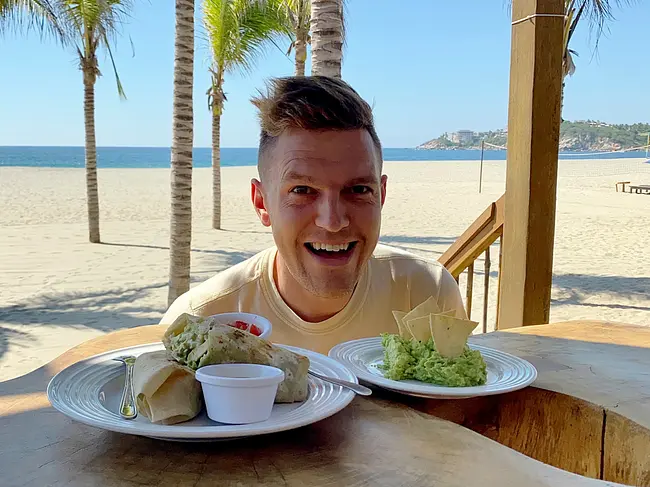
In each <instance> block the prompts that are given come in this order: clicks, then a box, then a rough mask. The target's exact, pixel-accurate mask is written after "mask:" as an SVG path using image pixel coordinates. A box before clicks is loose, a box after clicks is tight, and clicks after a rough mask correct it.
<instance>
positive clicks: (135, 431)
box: [46, 341, 358, 440]
mask: <svg viewBox="0 0 650 487" xmlns="http://www.w3.org/2000/svg"><path fill="white" fill-rule="evenodd" d="M274 345H276V346H278V347H282V348H285V349H288V350H291V351H293V352H296V353H300V354H303V355H307V356H308V355H317V356H320V358H322V359H324V360H325V361H327V362H330V365H333V366H334V367H335V368H338V369H339V370H340V371H341V372H345V373H346V374H347V377H346V380H350V381H353V382H355V383H358V379H357V376H356V375H355V374H354V373H352V371H350V369H349V368H348V367H346V366H345V365H343V364H342V363H340V362H339V361H337V360H334V359H333V358H331V357H328V356H327V355H325V354H322V353H318V352H315V351H313V350H308V349H304V348H300V347H294V346H290V345H283V344H277V343H274ZM153 347H163V348H164V345H163V343H162V341H160V342H149V343H143V344H140V345H133V346H130V347H123V348H118V349H113V350H107V351H105V352H102V353H98V354H95V355H92V356H89V357H86V358H84V359H81V360H78V361H76V362H74V363H72V364H70V365H68V366H67V367H65V368H64V369H62V370H60V371H59V372H57V373H56V374H55V375H54V376H53V377H52V378H51V379H50V380H49V382H48V385H47V388H46V394H47V399H48V401H49V403H50V405H51V406H52V407H53V408H54V409H55V410H57V411H58V412H59V413H61V414H63V415H65V416H67V417H69V418H71V419H73V420H75V421H78V422H80V423H83V424H86V425H88V426H93V427H96V428H100V429H103V430H106V431H112V432H116V433H124V434H131V435H136V436H144V437H149V438H156V439H161V440H166V439H182V440H197V439H199V440H200V439H215V440H217V439H228V438H230V439H237V438H247V437H252V436H259V435H264V434H270V433H280V432H283V431H289V430H293V429H297V428H301V427H303V426H307V425H310V424H314V423H317V422H319V421H322V420H324V419H327V418H329V417H331V416H333V415H335V414H337V413H339V412H340V411H342V410H343V409H345V408H346V407H347V406H348V405H349V404H350V403H351V402H352V401H353V400H354V398H355V395H356V394H355V393H354V392H353V391H350V390H346V389H344V388H341V390H340V395H339V396H338V398H337V399H339V400H340V404H339V405H337V406H335V407H331V408H330V409H325V410H324V411H323V412H321V413H320V414H317V415H315V416H309V417H305V418H303V419H299V420H294V421H291V422H288V423H286V424H282V425H277V424H276V425H274V426H266V427H264V426H260V427H258V428H256V429H254V430H252V431H251V430H247V431H236V430H233V429H232V428H229V429H228V430H227V431H225V432H224V431H221V432H219V431H218V429H219V428H223V426H218V425H216V424H215V425H214V426H202V427H197V431H194V432H191V433H188V432H186V431H183V432H181V431H178V432H174V430H173V428H174V426H175V425H156V424H153V423H150V426H151V427H154V428H156V429H158V427H159V428H160V429H161V431H156V430H153V431H143V430H141V429H139V428H138V427H137V423H134V422H131V421H130V420H122V421H124V422H125V423H124V425H121V424H114V425H113V424H106V422H105V421H102V420H96V419H93V418H88V417H86V416H84V415H81V414H79V413H78V412H77V411H75V410H74V409H73V408H70V407H67V408H65V410H62V409H61V408H60V407H61V404H60V403H59V401H57V400H54V401H53V397H52V391H53V389H54V388H55V387H56V384H57V381H59V382H60V381H61V378H62V377H65V375H66V373H70V372H71V371H72V370H73V369H74V368H84V367H88V366H92V365H93V364H90V363H89V362H92V361H97V360H101V359H102V358H104V357H106V356H110V355H116V354H117V355H123V354H124V352H126V351H129V350H134V349H141V348H153ZM110 360H111V359H110V358H107V359H106V360H104V362H109V361H110ZM315 380H320V379H315ZM332 386H333V387H336V386H335V385H334V384H332ZM57 406H59V407H57ZM120 419H121V418H120ZM180 424H182V423H180ZM255 424H258V425H263V424H264V422H261V423H251V425H255ZM228 426H229V427H235V428H236V426H237V425H228ZM241 426H250V425H241ZM203 428H209V429H207V430H206V429H203Z"/></svg>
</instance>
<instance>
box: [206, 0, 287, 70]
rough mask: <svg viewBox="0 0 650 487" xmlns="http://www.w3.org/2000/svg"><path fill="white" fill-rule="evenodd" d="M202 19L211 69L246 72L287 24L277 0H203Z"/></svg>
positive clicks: (281, 34) (285, 33)
mask: <svg viewBox="0 0 650 487" xmlns="http://www.w3.org/2000/svg"><path fill="white" fill-rule="evenodd" d="M203 21H204V27H205V30H206V31H207V34H208V40H209V44H210V51H211V54H212V64H213V70H214V71H215V72H220V73H222V75H223V73H225V72H231V71H236V70H240V71H242V72H250V71H251V70H252V69H253V67H254V65H255V62H256V60H257V58H258V57H259V56H260V55H261V54H262V53H263V52H264V50H265V48H266V47H267V46H268V45H272V44H273V41H274V40H276V39H277V38H278V37H281V36H286V35H288V33H289V32H290V26H289V25H288V24H287V22H286V17H285V16H284V13H283V12H282V10H281V8H280V2H279V1H278V0H264V1H262V0H204V2H203Z"/></svg>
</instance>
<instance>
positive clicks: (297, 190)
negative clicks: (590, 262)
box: [291, 186, 314, 194]
mask: <svg viewBox="0 0 650 487" xmlns="http://www.w3.org/2000/svg"><path fill="white" fill-rule="evenodd" d="M291 192H292V193H294V194H311V193H313V192H314V190H313V189H311V188H310V187H309V186H296V187H294V188H292V189H291Z"/></svg>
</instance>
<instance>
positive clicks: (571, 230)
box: [0, 159, 650, 380]
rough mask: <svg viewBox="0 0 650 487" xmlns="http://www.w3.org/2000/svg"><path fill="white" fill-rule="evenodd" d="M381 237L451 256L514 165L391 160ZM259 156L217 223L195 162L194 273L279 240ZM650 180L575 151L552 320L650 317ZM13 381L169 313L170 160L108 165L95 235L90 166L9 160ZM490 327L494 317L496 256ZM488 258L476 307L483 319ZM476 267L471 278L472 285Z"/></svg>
mask: <svg viewBox="0 0 650 487" xmlns="http://www.w3.org/2000/svg"><path fill="white" fill-rule="evenodd" d="M385 172H386V173H387V174H388V176H389V185H388V199H387V202H386V205H385V207H384V216H383V226H382V238H381V241H382V242H384V243H386V244H389V245H393V246H397V247H401V248H404V249H407V250H410V251H413V252H415V253H418V254H420V255H424V256H427V257H430V258H432V259H437V258H438V257H439V256H440V255H441V254H442V252H444V250H445V249H446V248H447V247H448V246H449V245H450V244H451V243H452V242H453V241H454V240H455V239H456V237H457V236H458V235H460V234H461V233H462V231H463V230H464V229H465V228H467V226H468V225H469V224H470V223H471V222H472V221H473V220H474V219H475V218H476V217H477V216H478V215H479V214H480V212H481V211H483V210H484V209H485V208H486V207H487V206H488V205H489V204H490V203H491V202H492V201H494V200H496V199H497V198H498V197H499V196H500V195H501V194H502V193H503V191H504V188H505V163H504V162H488V163H486V164H485V167H484V171H483V191H482V193H481V194H479V193H478V177H479V165H478V162H475V161H473V162H408V163H402V162H389V163H386V165H385ZM255 175H256V170H255V168H253V167H237V168H224V169H223V191H224V198H223V200H224V209H223V214H224V221H223V227H224V230H222V231H215V230H212V229H211V228H210V222H211V217H210V211H211V202H210V198H211V194H210V191H211V189H210V188H211V183H210V179H211V174H210V169H197V170H195V172H194V193H193V206H194V215H193V218H194V230H193V244H192V248H193V252H192V282H193V284H196V283H198V282H200V281H202V280H205V279H206V278H208V277H210V276H212V275H213V274H214V273H216V272H218V271H220V270H222V269H224V268H226V267H227V266H230V265H232V264H234V263H236V262H239V261H241V260H243V259H245V258H247V257H248V256H250V255H252V254H253V253H255V252H257V251H259V250H262V249H263V248H265V247H267V246H268V245H270V244H272V237H271V234H270V232H269V231H268V230H267V229H265V228H264V227H262V226H261V224H260V223H259V222H258V220H257V217H256V215H255V213H254V211H253V209H252V207H251V205H250V202H249V182H250V178H251V177H254V176H255ZM616 181H632V182H636V183H645V184H649V183H650V164H645V163H643V161H642V160H638V159H634V160H632V159H626V160H620V159H619V160H588V161H583V160H581V161H561V162H560V176H559V183H558V213H557V229H556V247H555V260H554V286H553V295H552V297H553V302H552V308H551V321H552V322H553V321H562V320H569V319H600V320H614V321H620V322H627V323H636V324H640V325H650V241H649V240H648V236H649V235H650V231H649V224H650V196H644V195H636V194H629V193H625V194H624V193H620V192H619V193H617V192H616V191H615V189H614V183H615V182H616ZM0 185H1V186H0V187H1V188H2V189H1V191H0V248H1V249H2V251H1V252H0V380H7V379H10V378H13V377H17V376H20V375H22V374H25V373H27V372H30V371H32V370H34V369H36V368H37V367H39V366H41V365H43V364H45V363H47V362H48V361H50V360H52V359H53V358H55V357H56V356H58V355H59V354H61V353H62V352H64V351H65V350H67V349H68V348H70V347H73V346H75V345H77V344H79V343H81V342H83V341H85V340H88V339H90V338H92V337H95V336H97V335H100V334H103V333H107V332H110V331H112V330H117V329H121V328H127V327H133V326H138V325H144V324H151V323H156V322H157V321H158V319H159V318H160V316H161V315H162V313H163V312H164V310H165V305H166V297H167V275H168V265H169V250H168V243H169V170H164V169H100V171H99V185H100V192H101V193H100V206H101V231H102V240H103V242H104V244H101V245H97V244H90V243H87V225H86V203H85V179H84V171H83V170H82V169H46V168H38V169H36V168H13V167H11V168H7V167H5V168H0ZM498 253H499V252H498V246H497V245H495V246H493V248H492V254H491V255H492V260H493V262H494V263H495V264H494V265H493V267H492V275H493V277H492V278H491V280H490V286H491V287H490V299H489V301H488V302H489V304H490V306H489V313H488V320H487V329H488V330H491V329H492V328H493V327H494V317H495V305H496V284H497V280H496V277H495V276H496V261H497V259H498ZM483 277H484V276H483V261H482V260H481V261H479V262H477V264H476V281H475V285H474V288H475V293H474V302H473V312H472V317H473V319H475V320H477V321H481V316H482V312H481V308H482V303H483V296H482V294H483V291H482V289H483ZM464 281H465V280H464V278H462V279H461V288H462V291H463V294H464V292H465V291H464V290H465V286H464Z"/></svg>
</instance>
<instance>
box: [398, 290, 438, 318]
mask: <svg viewBox="0 0 650 487" xmlns="http://www.w3.org/2000/svg"><path fill="white" fill-rule="evenodd" d="M436 313H440V308H439V307H438V303H437V302H436V299H435V298H434V297H433V296H431V297H430V298H429V299H427V300H426V301H424V302H422V303H420V304H418V305H417V306H416V307H415V308H413V309H412V310H411V311H410V312H409V313H408V314H407V315H406V316H405V317H404V320H403V321H404V323H406V322H408V321H409V320H414V319H416V318H421V317H423V316H429V315H430V314H436Z"/></svg>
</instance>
